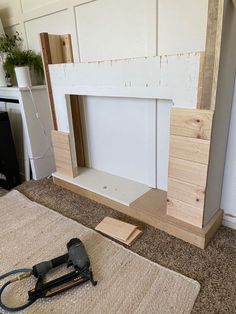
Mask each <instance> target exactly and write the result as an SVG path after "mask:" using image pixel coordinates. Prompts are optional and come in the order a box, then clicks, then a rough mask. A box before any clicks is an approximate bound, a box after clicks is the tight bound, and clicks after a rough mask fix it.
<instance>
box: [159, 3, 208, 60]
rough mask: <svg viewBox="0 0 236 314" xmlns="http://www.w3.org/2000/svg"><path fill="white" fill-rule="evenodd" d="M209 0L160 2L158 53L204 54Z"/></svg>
mask: <svg viewBox="0 0 236 314" xmlns="http://www.w3.org/2000/svg"><path fill="white" fill-rule="evenodd" d="M207 12H208V0H197V1H193V0H190V1H189V0H178V1H173V0H159V1H158V54H159V55H171V54H178V53H188V52H191V51H204V50H205V42H206V25H207Z"/></svg>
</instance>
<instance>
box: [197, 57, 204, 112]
mask: <svg viewBox="0 0 236 314" xmlns="http://www.w3.org/2000/svg"><path fill="white" fill-rule="evenodd" d="M204 67H205V52H202V53H201V58H200V67H199V78H198V91H197V106H196V107H197V108H201V104H202V94H203V88H204V86H203V84H204Z"/></svg>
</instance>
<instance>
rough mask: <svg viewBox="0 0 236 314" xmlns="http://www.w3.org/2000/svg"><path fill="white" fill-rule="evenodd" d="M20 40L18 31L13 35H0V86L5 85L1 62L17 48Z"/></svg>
mask: <svg viewBox="0 0 236 314" xmlns="http://www.w3.org/2000/svg"><path fill="white" fill-rule="evenodd" d="M21 42H22V38H21V37H20V35H19V33H18V32H16V33H15V35H7V34H2V35H0V86H6V85H7V84H6V80H5V75H6V74H5V72H4V69H3V64H4V62H5V60H6V58H7V56H8V55H10V54H12V53H13V51H14V50H15V49H19V47H20V44H21Z"/></svg>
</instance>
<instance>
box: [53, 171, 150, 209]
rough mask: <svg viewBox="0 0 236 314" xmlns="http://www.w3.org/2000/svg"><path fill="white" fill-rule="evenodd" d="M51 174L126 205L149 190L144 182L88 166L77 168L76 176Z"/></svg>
mask: <svg viewBox="0 0 236 314" xmlns="http://www.w3.org/2000/svg"><path fill="white" fill-rule="evenodd" d="M53 176H54V177H55V178H59V179H62V180H64V181H66V182H69V183H72V184H75V185H78V186H79V187H81V188H83V189H86V190H88V191H91V192H94V193H97V194H99V195H102V196H104V197H107V198H109V199H111V200H113V201H117V202H119V203H121V204H123V205H127V206H129V205H130V204H131V203H132V202H134V201H135V200H136V199H137V198H139V197H140V196H141V195H143V194H145V193H147V192H148V191H150V188H149V187H148V186H147V185H145V184H141V183H137V182H135V181H132V180H128V179H124V178H121V177H118V176H114V175H111V174H109V173H106V172H103V171H98V170H95V169H90V168H79V172H78V177H76V178H71V177H67V176H63V175H61V174H59V173H57V172H56V173H54V174H53Z"/></svg>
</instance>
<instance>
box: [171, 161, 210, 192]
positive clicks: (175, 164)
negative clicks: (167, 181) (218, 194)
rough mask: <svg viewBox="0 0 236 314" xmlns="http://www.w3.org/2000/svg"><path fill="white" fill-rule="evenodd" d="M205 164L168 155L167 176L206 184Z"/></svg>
mask: <svg viewBox="0 0 236 314" xmlns="http://www.w3.org/2000/svg"><path fill="white" fill-rule="evenodd" d="M207 168H208V167H207V165H204V164H199V163H196V162H192V161H188V160H183V159H179V158H174V157H170V160H169V178H174V179H177V180H180V181H184V182H188V183H192V184H196V185H200V186H206V180H207Z"/></svg>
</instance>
